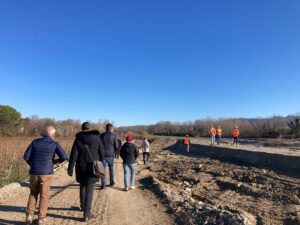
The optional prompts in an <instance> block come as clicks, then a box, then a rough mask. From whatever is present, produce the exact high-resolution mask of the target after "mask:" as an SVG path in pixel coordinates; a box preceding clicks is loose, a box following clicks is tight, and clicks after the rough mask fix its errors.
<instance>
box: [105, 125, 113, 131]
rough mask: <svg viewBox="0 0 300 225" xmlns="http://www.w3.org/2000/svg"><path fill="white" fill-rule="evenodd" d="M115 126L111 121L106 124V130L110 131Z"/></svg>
mask: <svg viewBox="0 0 300 225" xmlns="http://www.w3.org/2000/svg"><path fill="white" fill-rule="evenodd" d="M113 127H114V125H112V124H111V123H108V124H106V130H107V131H109V130H111V129H112V128H113Z"/></svg>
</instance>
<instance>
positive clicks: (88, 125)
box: [81, 122, 91, 130]
mask: <svg viewBox="0 0 300 225" xmlns="http://www.w3.org/2000/svg"><path fill="white" fill-rule="evenodd" d="M89 129H91V125H90V123H89V122H84V123H83V124H82V125H81V130H89Z"/></svg>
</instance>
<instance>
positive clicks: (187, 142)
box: [183, 137, 190, 145]
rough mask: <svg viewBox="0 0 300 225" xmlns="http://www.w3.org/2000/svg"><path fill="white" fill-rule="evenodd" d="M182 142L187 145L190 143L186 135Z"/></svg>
mask: <svg viewBox="0 0 300 225" xmlns="http://www.w3.org/2000/svg"><path fill="white" fill-rule="evenodd" d="M183 144H184V145H189V144H190V139H189V138H188V137H185V138H183Z"/></svg>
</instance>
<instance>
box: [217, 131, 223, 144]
mask: <svg viewBox="0 0 300 225" xmlns="http://www.w3.org/2000/svg"><path fill="white" fill-rule="evenodd" d="M221 137H222V129H221V127H220V126H218V128H217V129H216V140H217V144H218V145H219V144H220V143H221Z"/></svg>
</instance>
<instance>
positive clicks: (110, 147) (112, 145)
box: [101, 131, 119, 157]
mask: <svg viewBox="0 0 300 225" xmlns="http://www.w3.org/2000/svg"><path fill="white" fill-rule="evenodd" d="M101 140H102V143H103V147H104V156H105V157H115V153H116V152H117V151H118V149H119V144H118V137H117V135H116V134H114V133H112V132H110V131H106V132H105V133H103V134H101Z"/></svg>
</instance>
